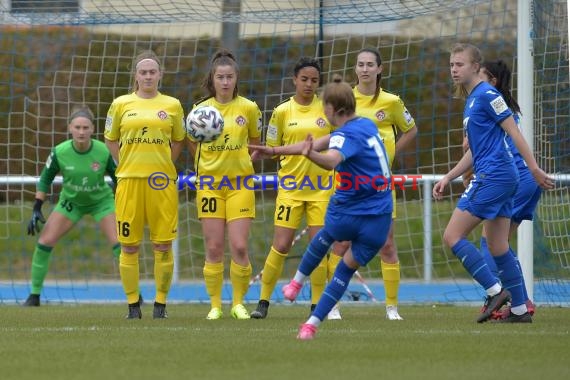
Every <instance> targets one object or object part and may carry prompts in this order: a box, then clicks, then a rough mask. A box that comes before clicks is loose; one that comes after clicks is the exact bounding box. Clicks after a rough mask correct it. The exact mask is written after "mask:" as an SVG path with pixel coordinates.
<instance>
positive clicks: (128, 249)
mask: <svg viewBox="0 0 570 380" xmlns="http://www.w3.org/2000/svg"><path fill="white" fill-rule="evenodd" d="M121 251H123V252H124V253H127V254H129V253H130V254H132V253H137V252H138V251H139V246H138V245H122V246H121Z"/></svg>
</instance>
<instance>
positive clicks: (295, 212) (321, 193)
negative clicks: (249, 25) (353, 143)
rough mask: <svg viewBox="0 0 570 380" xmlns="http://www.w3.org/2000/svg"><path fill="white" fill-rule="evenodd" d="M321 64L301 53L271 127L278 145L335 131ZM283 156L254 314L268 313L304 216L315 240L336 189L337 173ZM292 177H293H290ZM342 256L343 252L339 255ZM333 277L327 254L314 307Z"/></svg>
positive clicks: (314, 277)
mask: <svg viewBox="0 0 570 380" xmlns="http://www.w3.org/2000/svg"><path fill="white" fill-rule="evenodd" d="M320 74H321V67H320V65H319V62H318V61H317V60H316V59H314V58H310V57H302V58H300V59H299V60H298V61H297V63H296V64H295V67H294V69H293V84H294V85H295V95H293V96H292V97H291V98H289V99H287V100H285V101H283V102H282V103H280V104H279V105H277V107H275V109H274V110H273V114H272V115H271V121H270V122H269V126H268V128H267V136H266V145H267V146H270V147H276V146H281V145H290V144H295V143H298V142H302V141H305V139H306V137H307V135H309V134H311V135H313V136H314V137H315V138H319V137H322V136H326V135H328V134H330V133H331V131H332V126H331V125H330V123H329V122H328V121H327V119H326V117H325V114H324V111H323V104H322V101H321V100H320V99H319V98H318V97H317V95H316V94H315V93H316V91H317V87H318V86H319V78H320ZM274 158H277V159H279V183H282V182H283V183H284V184H286V182H289V184H286V186H285V187H280V188H279V190H278V193H277V199H276V201H275V215H274V225H275V227H274V232H273V244H272V246H271V249H270V251H269V254H268V255H267V258H266V260H265V265H264V267H263V272H262V276H261V294H260V299H259V302H258V304H257V308H256V310H255V311H253V312H252V313H251V317H252V318H256V319H262V318H265V317H267V311H268V309H269V301H270V299H271V294H272V293H273V290H274V289H275V285H276V283H277V280H278V279H279V277H280V276H281V273H282V272H283V266H284V262H285V258H286V257H287V254H288V253H289V250H290V249H291V246H292V243H293V239H294V237H295V230H296V229H297V228H299V225H300V224H301V221H302V218H303V216H305V218H306V220H307V226H308V227H309V230H308V231H309V237H310V238H311V239H312V238H313V237H314V236H315V235H316V234H317V232H319V230H320V229H321V228H322V227H323V225H324V219H325V213H326V209H327V205H328V202H329V198H330V196H331V195H332V193H333V190H334V189H333V173H334V171H332V170H326V169H323V168H321V167H319V166H318V165H316V164H314V163H313V162H311V161H310V160H308V159H307V158H306V157H304V156H275V157H274ZM288 178H289V179H288ZM336 257H338V256H336ZM326 279H327V259H326V258H325V259H323V260H322V262H321V263H320V265H319V266H318V267H317V268H316V270H315V271H314V272H313V273H312V274H311V306H312V309H313V308H314V306H315V305H316V304H317V302H318V300H319V298H320V297H321V294H322V293H323V291H324V289H325V285H326Z"/></svg>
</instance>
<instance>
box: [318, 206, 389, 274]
mask: <svg viewBox="0 0 570 380" xmlns="http://www.w3.org/2000/svg"><path fill="white" fill-rule="evenodd" d="M391 224H392V213H388V214H380V215H347V214H341V213H338V212H336V211H331V210H330V208H329V209H328V210H327V214H326V216H325V226H324V228H323V229H324V230H325V232H326V233H328V234H329V235H330V236H331V237H332V238H333V239H334V240H335V241H347V240H349V241H351V242H352V245H351V249H352V255H353V257H354V259H355V260H356V262H357V263H358V264H360V265H361V266H365V265H366V264H368V262H369V261H370V260H372V259H373V258H374V257H375V256H376V255H377V254H378V251H379V250H380V248H382V247H383V246H384V243H386V239H387V238H388V231H389V230H390V225H391Z"/></svg>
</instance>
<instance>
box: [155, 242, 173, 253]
mask: <svg viewBox="0 0 570 380" xmlns="http://www.w3.org/2000/svg"><path fill="white" fill-rule="evenodd" d="M170 247H172V244H171V243H152V249H153V250H154V251H158V252H168V251H170Z"/></svg>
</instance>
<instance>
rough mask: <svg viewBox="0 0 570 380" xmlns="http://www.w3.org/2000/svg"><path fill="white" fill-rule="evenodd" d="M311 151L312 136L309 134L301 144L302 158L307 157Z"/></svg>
mask: <svg viewBox="0 0 570 380" xmlns="http://www.w3.org/2000/svg"><path fill="white" fill-rule="evenodd" d="M311 150H313V135H311V134H310V133H309V134H308V135H307V137H306V138H305V141H304V142H303V156H308V155H309V153H310V152H311Z"/></svg>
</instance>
